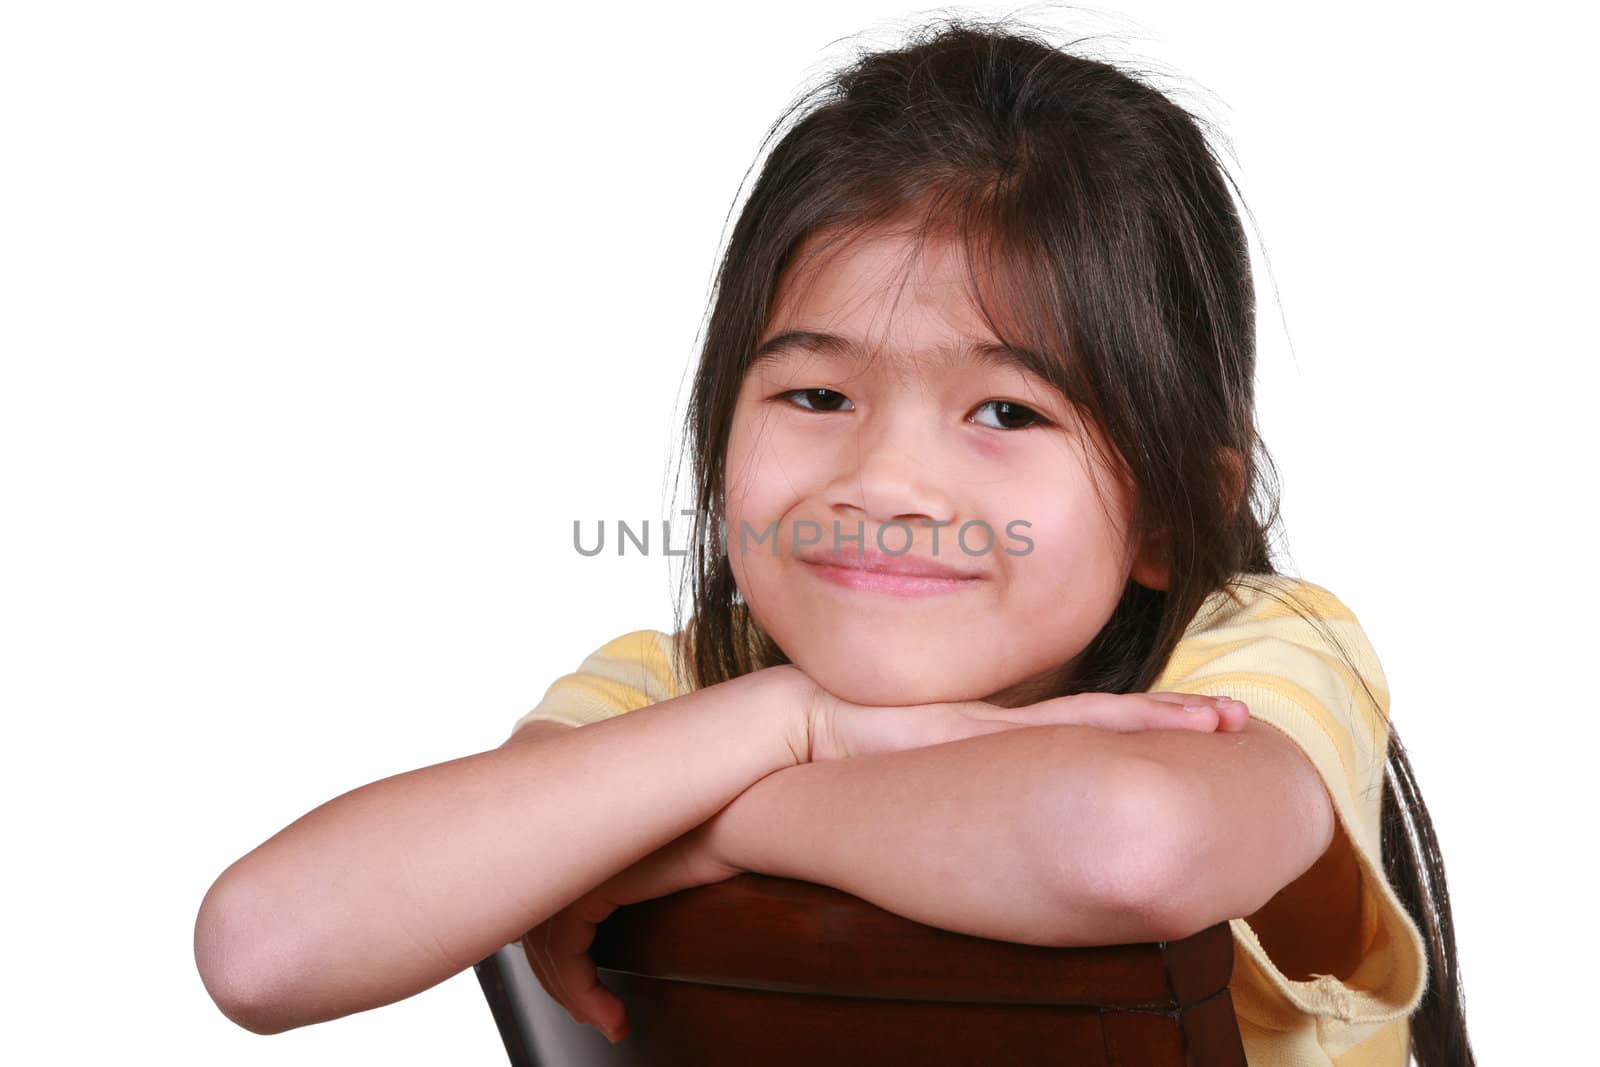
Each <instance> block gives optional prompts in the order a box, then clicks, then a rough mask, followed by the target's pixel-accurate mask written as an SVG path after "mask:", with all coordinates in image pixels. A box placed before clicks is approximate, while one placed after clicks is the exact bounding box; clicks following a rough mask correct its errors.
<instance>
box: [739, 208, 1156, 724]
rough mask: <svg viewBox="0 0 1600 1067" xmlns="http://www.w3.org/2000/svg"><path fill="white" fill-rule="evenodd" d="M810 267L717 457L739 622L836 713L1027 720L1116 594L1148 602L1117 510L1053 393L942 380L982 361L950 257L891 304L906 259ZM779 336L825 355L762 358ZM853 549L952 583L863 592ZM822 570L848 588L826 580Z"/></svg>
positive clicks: (959, 263) (805, 264)
mask: <svg viewBox="0 0 1600 1067" xmlns="http://www.w3.org/2000/svg"><path fill="white" fill-rule="evenodd" d="M811 246H812V241H810V240H808V241H807V242H806V243H805V244H803V245H802V247H801V248H800V250H799V253H798V255H797V256H796V257H795V260H794V266H792V267H791V268H790V270H789V271H788V272H786V274H785V277H784V278H783V279H782V282H781V284H780V286H779V290H778V293H777V297H776V305H775V307H774V310H773V314H772V317H771V319H770V321H769V324H768V327H767V329H766V330H765V331H763V333H762V336H761V341H760V344H759V345H758V349H757V351H758V357H759V358H758V360H757V362H756V364H755V365H754V366H752V368H751V369H750V371H749V373H748V374H747V375H746V377H745V380H744V382H743V384H742V386H741V389H740V392H739V397H738V400H737V403H736V406H735V409H734V419H733V428H732V435H731V437H730V439H729V443H728V456H727V499H726V520H727V534H728V555H729V562H730V563H731V565H732V568H733V574H734V577H735V579H736V581H737V582H738V585H739V589H740V591H741V592H742V594H743V596H744V599H745V601H746V603H747V604H748V605H749V608H750V612H751V614H752V615H753V617H754V618H755V620H756V622H757V623H759V624H760V625H761V627H762V628H763V629H764V630H766V632H767V633H768V634H770V635H771V637H772V638H773V640H774V641H776V642H777V643H778V645H779V646H780V647H781V648H782V649H783V650H784V652H785V653H786V654H787V655H788V657H789V658H790V659H791V660H792V661H793V662H794V663H795V664H796V665H797V666H798V667H800V668H801V669H802V670H804V671H805V672H806V673H807V674H808V675H810V676H811V677H812V678H813V679H815V680H816V681H817V682H818V683H819V684H820V685H821V686H822V687H823V688H824V689H826V690H828V691H829V692H831V693H834V694H835V695H837V696H839V697H842V698H844V699H845V700H849V701H852V702H855V703H859V704H870V705H901V704H925V703H933V702H938V701H948V700H969V699H987V700H991V701H993V702H995V703H998V704H1003V705H1006V706H1011V707H1016V706H1021V705H1023V704H1028V703H1033V702H1034V701H1036V700H1038V699H1042V698H1043V696H1044V695H1045V694H1044V692H1043V691H1042V686H1043V685H1044V684H1045V683H1047V682H1048V681H1049V679H1050V678H1052V677H1053V676H1054V674H1055V673H1056V671H1057V670H1059V668H1061V667H1062V665H1064V664H1067V663H1068V662H1069V661H1072V660H1075V659H1076V657H1077V656H1078V655H1079V653H1081V652H1082V651H1083V649H1084V648H1085V647H1086V646H1087V645H1088V644H1089V642H1090V641H1091V640H1092V639H1093V638H1094V636H1095V634H1096V633H1098V632H1099V630H1100V629H1101V627H1102V626H1103V625H1104V624H1105V622H1106V621H1107V620H1108V619H1109V618H1110V617H1111V613H1112V611H1113V609H1114V608H1115V607H1116V604H1117V601H1118V599H1119V598H1120V597H1121V595H1122V592H1123V588H1124V585H1125V583H1126V581H1127V579H1128V577H1129V576H1130V574H1132V575H1133V577H1134V578H1135V579H1136V580H1139V581H1141V582H1143V583H1144V584H1146V585H1151V586H1153V587H1156V588H1159V587H1161V583H1162V582H1163V579H1162V577H1161V575H1160V574H1159V572H1158V571H1157V570H1156V569H1155V568H1154V567H1153V565H1152V564H1151V563H1149V562H1147V561H1146V560H1145V559H1144V558H1142V556H1141V557H1138V558H1136V556H1135V553H1133V552H1132V550H1131V548H1130V544H1129V538H1128V533H1127V527H1128V520H1129V516H1130V513H1131V510H1130V509H1131V506H1132V497H1131V494H1130V491H1129V490H1128V488H1127V486H1126V485H1125V484H1124V482H1123V481H1122V480H1121V479H1120V478H1119V477H1117V476H1115V475H1113V473H1112V472H1111V471H1109V470H1107V469H1105V468H1104V467H1103V466H1102V465H1101V464H1100V463H1099V462H1098V461H1097V459H1096V453H1095V451H1094V450H1093V449H1092V448H1091V447H1090V444H1089V441H1088V439H1087V436H1086V434H1087V433H1088V432H1090V431H1089V430H1088V428H1086V427H1085V426H1083V425H1081V424H1080V422H1079V420H1078V417H1077V416H1076V413H1075V411H1074V410H1073V408H1072V407H1071V405H1070V404H1069V403H1068V402H1067V399H1066V398H1065V397H1064V396H1063V395H1062V394H1061V393H1060V392H1058V391H1057V390H1056V389H1055V388H1054V387H1053V386H1051V385H1049V384H1048V383H1046V382H1045V381H1044V380H1042V379H1040V378H1038V377H1036V376H1034V375H1032V374H1031V373H1029V372H1027V371H1024V370H1021V369H1019V368H1017V367H1015V366H1013V365H1010V364H1008V363H1006V362H1005V361H1004V360H1003V358H995V357H993V356H991V357H990V358H988V359H984V358H979V357H972V356H968V357H966V358H962V356H961V354H960V352H961V350H960V348H959V347H958V346H971V345H990V346H995V348H996V349H998V347H999V341H998V340H997V339H996V338H995V337H994V335H993V334H992V333H991V332H990V331H989V330H988V329H987V327H986V326H985V325H984V322H983V318H982V316H981V315H980V314H979V313H978V312H977V310H976V309H975V308H974V307H973V306H972V305H971V303H970V301H969V299H968V296H967V288H966V286H967V279H966V264H965V260H964V257H963V253H962V248H961V246H960V245H959V243H957V242H954V241H951V240H947V239H943V238H938V239H935V238H928V239H927V240H926V241H925V243H924V246H923V249H922V255H921V256H920V257H919V258H918V259H917V260H915V261H914V262H913V263H912V264H911V266H910V271H909V274H907V275H905V283H904V286H903V287H901V285H900V284H899V276H900V272H901V270H902V268H903V265H904V260H905V256H906V255H907V254H908V253H909V252H910V250H911V248H912V245H911V239H910V238H908V237H902V236H898V235H891V234H887V233H884V232H882V231H876V232H874V233H873V234H871V235H868V236H867V237H865V238H863V239H862V240H860V241H858V242H857V243H854V244H851V245H849V246H848V247H846V248H844V249H843V250H842V251H839V252H836V253H834V254H832V255H830V256H829V257H828V258H827V259H825V260H823V261H820V262H817V261H813V260H808V259H807V258H806V252H807V249H808V248H809V247H811ZM796 332H804V333H806V334H809V335H825V336H824V337H822V338H821V339H819V338H818V337H816V336H810V337H801V338H795V339H793V340H791V341H790V342H787V343H780V344H777V345H773V344H771V342H772V341H773V340H774V339H776V338H779V337H782V336H783V335H786V334H791V333H796ZM828 338H837V339H838V340H836V341H834V340H829V339H828ZM863 349H865V350H867V352H863V351H862V350H863ZM867 353H875V355H874V357H873V358H871V359H868V358H867ZM1102 497H1103V498H1104V499H1102ZM836 529H837V539H836V536H835V530H836ZM858 532H859V533H860V535H861V536H860V538H859V539H857V538H856V534H857V533H858ZM741 542H742V543H743V547H742V549H741ZM861 549H864V550H865V552H866V553H867V554H868V556H869V557H870V555H871V554H872V553H878V554H880V557H881V559H882V560H886V561H887V562H888V563H889V564H893V565H899V566H902V567H904V566H909V565H917V566H918V567H919V569H924V570H927V569H930V568H929V566H928V565H932V566H933V567H938V566H943V567H946V568H948V569H949V570H950V571H951V572H953V574H955V575H956V577H946V578H929V577H907V576H903V575H902V576H895V575H887V574H882V573H873V572H872V568H873V566H875V564H873V562H872V561H871V560H870V558H869V559H863V558H862V556H861V555H860V554H859V550H861ZM835 551H837V552H838V553H839V554H840V555H841V556H842V559H841V560H840V561H839V562H842V563H845V564H851V563H854V564H856V566H855V567H841V566H830V565H828V564H827V562H826V561H827V560H828V559H829V558H830V557H831V556H832V555H833V554H834V553H835ZM862 564H867V569H865V570H863V569H862V568H861V565H862Z"/></svg>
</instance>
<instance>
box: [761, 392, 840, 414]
mask: <svg viewBox="0 0 1600 1067" xmlns="http://www.w3.org/2000/svg"><path fill="white" fill-rule="evenodd" d="M778 396H779V397H780V398H788V397H793V398H795V399H798V398H800V397H805V398H806V403H804V404H801V405H800V407H801V408H802V409H804V410H806V411H839V410H841V409H840V408H837V407H833V406H832V405H834V404H838V403H839V402H841V401H843V402H844V403H846V404H848V403H850V400H849V398H848V397H846V396H845V395H844V394H843V393H836V392H834V391H833V390H832V389H790V390H788V391H787V392H782V393H779V394H778ZM813 401H816V402H820V403H821V404H822V406H821V407H816V406H814V404H813Z"/></svg>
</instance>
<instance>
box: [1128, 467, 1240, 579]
mask: <svg viewBox="0 0 1600 1067" xmlns="http://www.w3.org/2000/svg"><path fill="white" fill-rule="evenodd" d="M1218 457H1219V458H1220V459H1221V461H1222V462H1221V467H1222V476H1223V492H1224V493H1225V494H1226V496H1224V498H1223V499H1224V501H1225V502H1226V503H1227V507H1228V514H1229V515H1230V516H1231V515H1232V514H1233V513H1235V512H1237V511H1238V510H1239V507H1240V505H1242V504H1243V503H1244V488H1245V487H1244V460H1243V457H1242V456H1241V455H1240V454H1239V450H1238V449H1236V448H1228V447H1227V446H1223V447H1222V448H1221V449H1219V450H1218ZM1170 547H1171V546H1170V544H1169V540H1168V537H1167V532H1166V531H1165V530H1162V531H1160V532H1158V533H1154V534H1151V535H1150V536H1149V537H1147V538H1146V539H1145V543H1144V544H1143V545H1142V546H1141V547H1140V550H1139V554H1138V556H1136V557H1135V559H1134V563H1133V569H1132V571H1131V572H1130V573H1129V577H1130V578H1132V579H1133V580H1134V581H1136V582H1138V583H1139V584H1140V585H1142V586H1144V587H1145V588H1146V589H1155V590H1157V591H1162V592H1164V591H1165V590H1166V588H1167V585H1168V582H1169V581H1170V578H1169V575H1168V573H1167V566H1168V563H1167V560H1168V556H1169V552H1170Z"/></svg>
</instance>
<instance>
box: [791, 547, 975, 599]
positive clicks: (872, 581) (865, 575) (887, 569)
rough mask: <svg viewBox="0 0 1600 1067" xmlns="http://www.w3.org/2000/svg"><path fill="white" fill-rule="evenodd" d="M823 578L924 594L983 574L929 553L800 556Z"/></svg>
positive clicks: (963, 585) (955, 587)
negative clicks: (922, 555)
mask: <svg viewBox="0 0 1600 1067" xmlns="http://www.w3.org/2000/svg"><path fill="white" fill-rule="evenodd" d="M800 561H801V562H802V563H804V564H806V565H807V568H808V569H809V570H811V571H813V572H814V573H815V574H816V575H817V576H818V577H820V578H822V579H823V580H824V581H827V582H831V583H832V584H834V585H840V586H845V587H846V588H851V589H866V590H871V591H874V592H880V593H895V594H898V595H901V596H923V595H926V594H930V593H950V592H956V591H959V590H963V589H970V588H972V587H973V586H975V585H977V584H978V583H979V582H980V581H981V580H982V579H983V578H984V575H982V574H980V573H976V572H973V571H964V570H962V569H960V568H958V567H952V566H951V565H949V564H947V563H941V562H939V561H938V560H935V559H930V558H927V557H919V556H911V555H900V556H892V555H888V554H887V553H882V552H873V551H865V552H857V551H853V550H849V549H846V550H842V551H838V552H813V553H808V554H806V555H803V556H801V557H800Z"/></svg>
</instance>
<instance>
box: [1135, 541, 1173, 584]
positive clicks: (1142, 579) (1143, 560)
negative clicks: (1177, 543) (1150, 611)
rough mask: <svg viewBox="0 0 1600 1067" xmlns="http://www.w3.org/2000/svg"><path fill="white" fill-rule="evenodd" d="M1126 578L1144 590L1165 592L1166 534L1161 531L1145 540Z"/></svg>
mask: <svg viewBox="0 0 1600 1067" xmlns="http://www.w3.org/2000/svg"><path fill="white" fill-rule="evenodd" d="M1128 577H1130V578H1132V579H1133V580H1134V581H1136V582H1138V583H1139V584H1140V585H1142V586H1144V587H1145V588H1146V589H1155V590H1158V591H1163V592H1164V591H1165V590H1166V588H1167V534H1166V531H1165V530H1163V531H1161V532H1160V533H1156V534H1152V535H1150V536H1149V537H1148V538H1146V539H1145V543H1144V545H1143V546H1142V547H1141V548H1140V550H1139V554H1138V556H1136V557H1135V558H1134V561H1133V570H1132V571H1131V572H1130V573H1129V575H1128Z"/></svg>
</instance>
